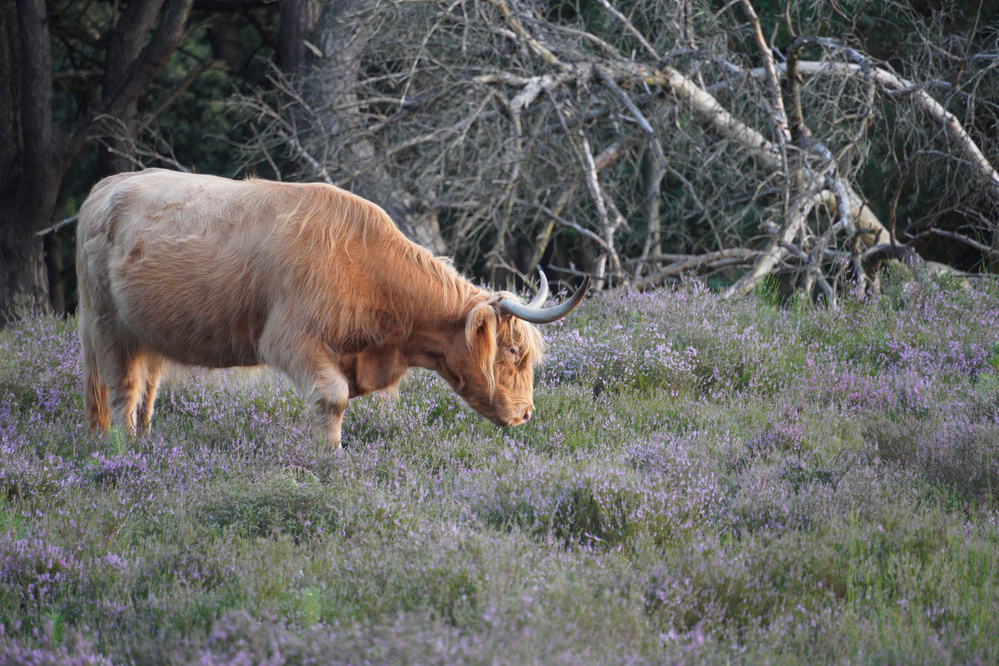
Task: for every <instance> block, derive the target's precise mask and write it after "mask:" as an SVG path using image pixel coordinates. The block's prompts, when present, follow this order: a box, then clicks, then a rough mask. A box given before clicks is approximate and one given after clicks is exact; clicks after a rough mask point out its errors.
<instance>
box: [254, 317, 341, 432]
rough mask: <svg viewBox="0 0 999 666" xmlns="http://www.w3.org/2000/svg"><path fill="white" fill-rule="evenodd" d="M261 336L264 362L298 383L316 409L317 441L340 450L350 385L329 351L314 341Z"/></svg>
mask: <svg viewBox="0 0 999 666" xmlns="http://www.w3.org/2000/svg"><path fill="white" fill-rule="evenodd" d="M274 337H275V338H276V339H269V338H270V336H268V335H267V331H265V332H264V335H263V336H261V341H260V347H261V356H262V357H263V360H264V361H265V362H266V363H267V364H268V365H270V366H271V367H273V368H276V369H278V370H280V371H282V372H283V373H285V374H286V375H288V376H289V377H290V378H291V380H292V381H293V382H294V383H295V385H296V386H297V387H298V389H299V390H300V391H302V393H303V394H304V395H305V398H306V400H307V401H308V403H309V405H310V406H311V407H312V434H313V437H315V438H316V439H317V440H319V441H321V442H325V443H328V444H329V445H330V446H332V447H333V448H335V449H339V448H340V435H341V425H342V423H343V412H344V410H346V409H347V400H348V399H349V397H350V385H349V384H348V383H347V378H346V377H344V376H343V373H342V372H340V368H339V367H338V366H337V364H336V361H335V359H334V358H333V355H332V354H331V353H330V351H329V348H328V347H327V346H326V345H324V344H323V343H322V342H321V341H319V340H316V339H314V338H302V339H298V340H288V339H287V337H284V336H274Z"/></svg>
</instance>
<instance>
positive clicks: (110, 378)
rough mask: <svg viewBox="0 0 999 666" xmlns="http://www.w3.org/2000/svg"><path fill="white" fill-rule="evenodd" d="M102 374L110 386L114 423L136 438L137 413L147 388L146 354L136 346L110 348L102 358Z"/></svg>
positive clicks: (109, 397)
mask: <svg viewBox="0 0 999 666" xmlns="http://www.w3.org/2000/svg"><path fill="white" fill-rule="evenodd" d="M101 361H102V362H101V375H102V377H103V379H104V380H105V381H106V382H107V385H108V402H109V404H110V406H111V423H113V424H114V425H116V426H121V427H122V428H123V429H124V430H125V433H126V434H128V435H135V425H136V423H135V422H136V413H137V410H138V407H139V400H140V398H141V394H142V393H143V392H144V391H145V389H146V381H145V379H146V378H145V369H146V363H145V355H144V354H143V353H142V352H141V351H139V350H138V349H137V348H136V347H135V345H132V344H128V343H121V344H118V345H114V346H109V348H108V349H106V351H105V354H104V355H103V357H102V359H101Z"/></svg>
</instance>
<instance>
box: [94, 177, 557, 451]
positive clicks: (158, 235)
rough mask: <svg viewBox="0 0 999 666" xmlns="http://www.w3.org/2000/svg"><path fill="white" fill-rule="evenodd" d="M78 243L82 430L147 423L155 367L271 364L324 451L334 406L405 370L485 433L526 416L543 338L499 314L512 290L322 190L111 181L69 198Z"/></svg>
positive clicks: (384, 385) (336, 411)
mask: <svg viewBox="0 0 999 666" xmlns="http://www.w3.org/2000/svg"><path fill="white" fill-rule="evenodd" d="M77 248H78V250H77V271H78V275H79V285H80V310H79V320H80V323H79V332H80V339H81V343H82V348H83V368H84V405H85V412H86V417H87V421H88V423H89V424H90V426H91V427H92V428H94V429H104V428H107V427H108V426H109V425H110V424H111V423H115V424H120V425H122V426H124V428H125V429H126V430H127V431H129V432H134V431H135V430H136V429H137V427H138V428H141V429H142V430H146V429H148V427H149V422H150V419H151V417H152V407H153V401H154V400H155V395H156V389H157V386H158V383H159V378H160V375H161V373H162V369H163V365H164V362H165V361H166V360H168V359H169V360H173V361H177V362H180V363H183V364H188V365H202V366H208V367H231V366H250V365H258V364H262V363H266V364H269V365H272V366H274V367H276V368H277V369H279V370H281V371H282V372H284V373H285V374H287V375H288V376H289V377H291V379H292V380H293V381H294V382H295V384H296V385H297V386H298V387H299V389H300V390H301V391H302V392H303V393H304V394H305V395H306V396H307V399H308V400H309V402H310V403H311V404H312V407H313V426H314V429H315V432H316V434H317V436H318V437H320V438H323V439H326V440H329V441H330V442H332V443H333V444H334V445H338V443H339V440H340V422H341V420H342V415H343V410H344V408H345V407H346V403H347V400H348V399H349V398H351V397H354V396H356V395H364V394H366V393H369V392H371V391H377V390H384V389H391V388H393V387H394V386H395V385H397V384H398V382H399V381H400V380H401V379H402V377H403V375H404V374H405V373H406V371H407V369H408V368H409V367H413V366H420V367H425V368H429V369H432V370H434V371H436V372H438V373H439V374H440V375H441V376H443V377H444V378H445V379H446V380H447V381H448V382H449V383H450V384H451V386H452V387H454V389H455V391H457V392H458V393H459V395H461V396H462V398H464V399H465V400H466V402H468V403H469V404H470V405H471V406H472V407H473V408H474V409H476V410H477V411H479V412H480V413H481V414H483V415H484V416H486V417H487V418H489V419H490V420H492V421H494V422H496V423H498V424H500V425H515V424H517V423H521V422H523V421H524V420H526V419H527V418H529V417H530V413H531V411H532V410H533V400H532V388H531V384H532V381H533V366H534V365H535V364H537V363H538V362H539V361H540V360H541V356H542V353H543V346H542V340H541V335H540V333H539V332H538V330H537V329H536V328H535V327H534V326H532V325H530V324H528V323H526V322H524V321H522V320H520V319H516V318H513V317H511V316H509V315H503V314H500V313H499V311H498V309H497V307H496V305H497V303H498V302H499V300H500V299H501V298H513V297H512V295H510V294H506V293H493V292H490V291H487V290H485V289H481V288H479V287H476V286H474V285H473V284H471V283H470V282H468V281H467V280H466V279H464V278H463V277H461V276H460V275H459V274H458V273H457V271H455V269H454V268H453V267H452V266H451V264H450V263H449V262H448V261H447V260H443V259H440V258H436V257H434V256H433V255H431V253H430V252H428V251H427V250H425V249H424V248H422V247H420V246H418V245H416V244H414V243H412V242H410V241H409V240H408V239H406V238H405V237H404V236H403V235H402V234H401V233H400V232H399V230H398V229H397V228H396V226H395V224H393V222H392V220H391V219H389V217H388V216H387V215H386V214H385V212H384V211H383V210H382V209H381V208H379V207H378V206H376V205H374V204H372V203H371V202H368V201H366V200H364V199H362V198H360V197H357V196H355V195H353V194H350V193H349V192H345V191H343V190H340V189H338V188H335V187H331V186H328V185H321V184H290V183H275V182H270V181H262V180H245V181H233V180H228V179H224V178H218V177H214V176H202V175H191V174H182V173H177V172H172V171H165V170H161V169H149V170H146V171H141V172H137V173H130V174H119V175H116V176H112V177H110V178H106V179H104V180H102V181H101V182H100V183H98V184H97V185H96V186H94V189H93V190H92V192H91V194H90V196H89V197H88V198H87V200H86V201H85V202H84V204H83V207H82V208H81V211H80V218H79V223H78V237H77ZM473 313H475V314H474V315H473Z"/></svg>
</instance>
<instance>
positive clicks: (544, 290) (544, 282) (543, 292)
mask: <svg viewBox="0 0 999 666" xmlns="http://www.w3.org/2000/svg"><path fill="white" fill-rule="evenodd" d="M538 273H539V274H540V275H541V285H540V286H539V287H538V293H537V294H535V295H534V300H533V301H531V302H530V303H528V304H527V307H529V308H540V307H543V306H544V304H545V301H547V300H548V276H546V275H545V272H544V271H543V270H541V267H540V266H539V267H538Z"/></svg>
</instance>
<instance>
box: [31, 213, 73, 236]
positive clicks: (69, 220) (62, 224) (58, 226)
mask: <svg viewBox="0 0 999 666" xmlns="http://www.w3.org/2000/svg"><path fill="white" fill-rule="evenodd" d="M79 219H80V214H79V213H77V214H76V215H70V216H69V217H67V218H65V219H63V220H59V221H58V222H56V223H55V224H53V225H52V226H51V227H45V228H44V229H42V230H41V231H36V232H35V235H36V236H44V235H46V234H51V233H53V232H55V231H59V230H60V229H62V228H63V227H68V226H69V225H71V224H75V223H76V221H77V220H79Z"/></svg>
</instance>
